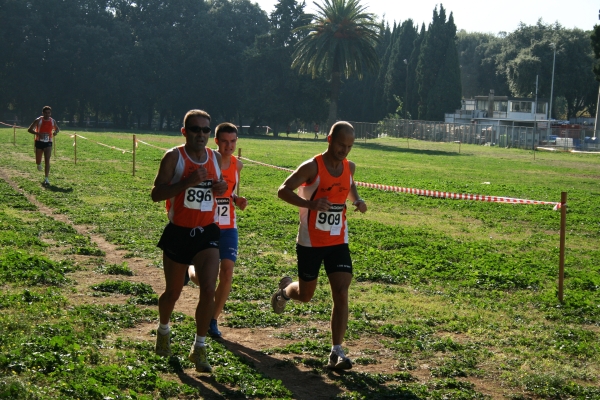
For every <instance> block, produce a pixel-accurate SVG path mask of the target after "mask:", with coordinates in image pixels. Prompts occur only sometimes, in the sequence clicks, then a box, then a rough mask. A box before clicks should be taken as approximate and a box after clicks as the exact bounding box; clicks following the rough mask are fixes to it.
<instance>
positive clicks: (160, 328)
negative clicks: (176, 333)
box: [156, 322, 171, 335]
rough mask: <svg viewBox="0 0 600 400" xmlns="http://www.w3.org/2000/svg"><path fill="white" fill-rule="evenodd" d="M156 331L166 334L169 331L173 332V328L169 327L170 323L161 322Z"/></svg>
mask: <svg viewBox="0 0 600 400" xmlns="http://www.w3.org/2000/svg"><path fill="white" fill-rule="evenodd" d="M156 331H157V332H158V333H160V334H161V335H166V334H167V333H169V332H171V328H169V324H161V323H160V322H159V323H158V328H157V329H156Z"/></svg>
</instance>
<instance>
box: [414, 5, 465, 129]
mask: <svg viewBox="0 0 600 400" xmlns="http://www.w3.org/2000/svg"><path fill="white" fill-rule="evenodd" d="M455 39H456V25H455V24H454V17H453V16H452V13H450V18H449V19H448V21H446V10H445V9H444V7H443V6H442V5H440V12H439V14H438V12H437V7H436V9H434V11H433V21H432V23H431V24H430V25H429V30H428V31H427V33H426V34H425V38H424V40H423V44H422V45H421V52H420V54H419V61H418V64H417V83H418V87H419V101H420V103H419V118H420V119H425V120H443V116H444V114H443V112H442V113H441V114H440V111H439V110H438V109H437V107H434V108H432V109H431V110H430V109H429V106H430V105H431V106H434V105H435V104H438V103H439V107H445V106H448V105H449V104H452V103H453V101H452V100H451V98H452V97H455V96H456V94H453V95H452V96H451V97H449V98H448V100H445V99H444V98H440V96H449V95H448V94H444V93H443V91H442V87H441V86H440V85H442V81H443V80H444V79H454V80H455V81H454V82H443V85H444V87H445V88H446V89H449V88H455V87H456V82H458V85H459V89H458V96H459V99H460V97H461V89H460V66H459V64H458V55H457V54H456V45H452V46H449V44H448V41H449V40H452V41H454V40H455ZM448 51H452V52H453V53H454V54H452V55H450V61H448V60H447V59H446V58H447V52H448ZM452 60H453V61H452ZM447 62H453V63H454V64H452V65H451V66H448V67H446V66H447ZM443 68H450V69H451V70H452V71H454V69H455V68H456V71H458V73H455V72H452V71H442V69H443ZM442 72H443V77H442V78H438V76H439V74H440V73H442ZM436 98H437V99H436ZM446 111H453V109H448V110H446Z"/></svg>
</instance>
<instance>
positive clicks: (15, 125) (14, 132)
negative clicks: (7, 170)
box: [13, 124, 17, 146]
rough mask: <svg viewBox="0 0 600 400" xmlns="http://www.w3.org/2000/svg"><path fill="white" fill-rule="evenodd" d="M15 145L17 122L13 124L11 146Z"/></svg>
mask: <svg viewBox="0 0 600 400" xmlns="http://www.w3.org/2000/svg"><path fill="white" fill-rule="evenodd" d="M16 145H17V124H13V146H16Z"/></svg>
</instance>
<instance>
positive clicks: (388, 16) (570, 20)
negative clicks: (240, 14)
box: [250, 0, 600, 34]
mask: <svg viewBox="0 0 600 400" xmlns="http://www.w3.org/2000/svg"><path fill="white" fill-rule="evenodd" d="M250 1H252V2H253V3H258V5H259V6H260V8H262V9H263V10H265V11H266V12H267V14H271V12H272V11H273V10H274V8H275V4H277V0H250ZM318 2H319V3H322V0H319V1H318ZM360 2H361V4H362V5H364V6H366V11H367V12H370V13H373V14H376V15H378V16H379V17H383V16H384V15H385V20H386V21H388V22H389V23H390V25H392V24H393V22H394V21H396V22H402V21H405V20H407V19H409V18H412V20H413V21H414V22H416V23H418V24H419V26H421V23H423V22H424V23H425V27H426V28H427V26H428V25H429V23H430V22H431V20H432V18H433V9H434V8H435V7H436V5H438V10H439V4H440V1H432V0H361V1H360ZM313 3H314V1H313V0H306V11H307V12H314V11H315V10H316V8H315V7H314V6H313ZM441 4H442V5H443V6H444V8H445V9H446V15H447V17H448V16H450V12H452V13H453V15H454V22H455V24H456V27H457V28H458V30H461V29H464V30H465V31H467V32H482V33H493V34H497V33H498V32H507V33H510V32H513V31H515V30H516V29H517V28H518V27H519V23H520V22H523V23H524V24H526V25H534V24H536V23H537V21H538V19H540V18H542V21H543V22H544V23H546V24H553V23H554V22H558V23H560V24H561V25H562V26H563V27H564V28H569V29H572V28H579V29H583V30H586V31H589V30H592V29H593V28H594V25H597V24H600V20H599V19H598V13H599V10H600V1H599V0H502V1H489V0H479V1H469V0H445V1H443V2H441Z"/></svg>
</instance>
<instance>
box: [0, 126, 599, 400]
mask: <svg viewBox="0 0 600 400" xmlns="http://www.w3.org/2000/svg"><path fill="white" fill-rule="evenodd" d="M68 134H69V133H68V132H66V131H61V134H60V135H59V136H58V137H57V143H56V156H55V157H53V160H52V161H53V163H52V171H51V174H50V182H51V183H52V185H51V186H50V187H49V188H44V187H42V185H41V182H42V179H43V174H41V173H40V172H38V171H37V170H36V168H35V163H34V162H33V143H32V141H33V139H32V135H29V134H27V133H26V131H25V130H17V137H16V144H15V145H13V131H12V129H0V140H1V141H2V142H3V143H5V145H4V151H3V152H2V153H1V154H0V172H1V173H2V175H0V198H1V200H0V285H1V287H2V292H1V294H0V309H1V310H2V312H1V314H0V398H16V399H55V398H80V399H104V398H113V399H126V398H132V399H152V398H199V397H205V398H305V395H304V394H303V393H304V392H302V391H300V390H299V389H298V390H297V389H295V388H294V387H292V385H291V384H290V382H292V380H293V376H294V374H300V373H308V374H309V375H310V376H312V377H314V378H315V379H317V378H318V379H319V380H320V382H321V383H320V386H315V387H316V388H322V389H323V390H322V391H316V392H315V393H314V395H312V396H311V397H312V398H330V397H337V398H345V399H384V398H390V399H391V398H394V399H395V398H407V399H482V398H510V399H538V398H543V399H571V398H574V399H600V381H599V378H598V377H599V376H600V329H599V326H600V186H599V184H598V182H599V180H600V157H599V156H598V155H590V154H568V153H542V152H537V153H536V154H535V158H534V154H533V153H532V152H531V151H524V150H514V149H501V148H497V147H483V146H475V145H462V146H461V148H460V153H459V152H458V146H457V145H456V144H454V143H432V142H420V141H411V142H410V148H408V147H407V143H406V140H400V139H394V138H384V139H374V140H369V141H368V142H366V143H365V142H356V143H355V146H354V148H353V150H352V152H351V154H350V157H349V158H350V159H351V160H353V161H354V162H355V163H356V168H357V171H356V175H355V179H356V180H357V181H361V182H369V183H379V184H387V185H394V186H402V187H408V188H419V189H430V190H438V191H447V192H454V193H472V194H484V195H494V196H504V197H515V198H522V199H532V200H541V201H551V202H558V201H560V195H561V192H563V191H564V192H567V193H568V213H567V236H566V259H565V278H566V280H565V301H564V302H563V303H560V302H559V301H558V299H557V276H558V264H559V228H560V212H557V211H553V209H552V206H548V205H509V204H501V203H486V202H477V201H465V200H449V199H436V198H429V197H422V196H415V195H411V194H401V193H394V192H385V191H380V190H375V189H366V188H359V192H360V194H361V197H362V198H363V199H365V201H366V202H367V204H368V206H369V211H368V212H367V213H366V214H364V215H362V214H360V215H359V214H358V213H354V212H352V211H351V209H350V210H349V212H348V215H349V225H350V248H351V251H352V254H353V262H354V277H355V279H354V282H353V285H352V286H351V293H350V296H351V304H350V321H349V329H348V333H347V341H346V343H345V347H346V346H348V348H349V349H350V352H349V356H350V357H351V358H353V359H354V360H355V362H356V365H355V367H354V369H353V370H351V371H350V372H348V373H344V374H339V375H338V374H332V373H330V372H327V371H326V370H325V369H324V368H323V364H324V362H325V359H326V356H327V354H328V350H329V346H330V336H329V329H328V319H329V313H330V310H331V299H330V297H329V291H328V286H327V283H326V282H327V280H326V277H325V275H324V273H323V272H322V276H321V277H320V283H319V289H318V290H317V293H316V295H315V298H314V299H313V300H312V301H311V302H310V303H308V304H292V303H290V304H288V308H287V310H286V312H285V313H284V314H283V315H281V316H280V315H275V314H273V313H272V312H271V310H270V304H269V297H270V295H271V293H272V291H273V289H274V286H275V285H276V282H277V281H278V278H279V277H280V276H281V275H283V274H290V275H292V276H294V275H295V273H296V267H295V236H296V231H297V221H298V215H297V210H296V209H295V208H294V207H292V206H290V205H287V204H285V203H284V202H282V201H281V200H278V199H277V195H276V191H277V188H278V186H279V185H280V184H281V183H282V182H283V180H284V179H285V178H286V176H287V175H288V173H287V172H285V171H281V170H278V169H274V168H269V167H265V166H260V165H257V164H253V163H251V162H249V161H246V162H245V166H244V170H243V172H242V177H241V193H240V194H241V195H243V196H245V197H247V199H248V203H249V205H248V208H247V209H246V210H245V211H244V212H239V213H238V225H239V229H240V252H239V259H238V264H237V266H236V271H235V274H234V282H233V291H232V293H231V296H230V300H229V302H228V303H227V305H226V308H225V313H224V315H223V317H222V320H221V321H220V324H222V325H224V326H226V327H229V328H231V329H232V330H231V331H230V332H237V331H239V332H247V331H248V332H255V334H256V335H257V337H262V338H263V340H265V339H264V338H265V337H267V338H268V337H270V338H272V340H273V343H274V344H276V345H273V346H271V347H268V348H262V349H261V350H260V353H261V354H264V355H268V356H269V357H272V358H275V359H277V360H279V361H280V363H279V364H277V368H278V370H279V371H281V374H273V373H271V372H270V371H271V370H267V369H265V368H263V367H262V366H261V365H260V363H257V362H256V361H253V360H251V359H249V358H248V357H247V356H244V354H242V353H241V352H239V351H236V350H235V349H236V348H235V346H234V344H229V345H228V344H227V343H219V342H216V341H211V342H210V346H211V350H210V354H209V359H210V361H211V363H212V364H213V366H214V367H215V372H214V374H213V375H212V377H211V378H207V379H204V380H193V381H191V380H189V379H184V378H183V377H182V376H183V375H182V374H187V375H196V373H195V372H193V370H191V364H190V363H189V362H188V361H187V359H186V357H185V356H186V355H187V350H188V346H189V344H190V343H191V340H192V338H193V333H194V326H193V319H192V318H191V316H190V315H184V314H182V313H175V314H174V320H173V326H174V331H175V336H174V343H173V346H174V350H175V352H176V353H177V354H178V357H172V358H171V359H170V360H168V361H165V360H164V359H161V358H159V357H158V356H155V355H154V354H153V352H152V349H153V334H154V332H153V331H152V329H154V327H155V326H156V323H157V320H158V318H157V309H156V306H155V305H154V304H155V303H156V299H157V294H156V293H155V290H153V288H152V286H151V285H148V284H146V283H143V279H142V277H140V280H142V281H140V282H137V283H132V282H131V280H129V275H130V274H131V271H130V269H129V268H127V261H128V258H131V259H133V258H140V259H144V260H146V265H147V269H148V270H156V269H158V268H160V267H161V264H162V262H161V254H160V252H159V251H158V249H157V248H156V242H157V241H158V238H159V236H160V234H161V232H162V228H163V226H164V225H165V223H166V220H167V219H166V215H165V213H164V204H162V203H156V204H155V203H153V202H152V201H151V199H150V188H151V185H152V181H153V179H154V175H155V173H156V171H157V169H158V164H159V162H160V159H161V158H162V154H163V151H162V150H160V149H158V148H155V147H152V146H148V145H144V144H139V146H138V147H137V150H136V171H135V176H133V174H132V170H133V165H132V154H130V153H123V152H122V151H121V150H118V149H124V150H129V151H131V150H132V136H131V134H124V133H112V132H108V133H93V132H85V133H82V134H83V136H85V137H86V138H87V140H85V139H83V138H78V139H77V163H75V154H74V151H75V148H74V146H73V138H70V137H69V135H68ZM292 136H293V137H292ZM310 136H312V134H311V135H306V137H302V136H301V135H291V137H290V138H285V137H282V138H279V139H275V138H272V137H265V136H261V137H256V138H250V137H241V138H240V140H239V142H238V147H240V148H241V149H242V156H244V157H247V158H249V159H251V160H256V161H260V162H264V163H268V164H272V165H276V166H280V167H284V168H290V169H294V168H296V167H297V166H298V165H299V164H300V163H301V162H302V161H304V160H306V159H308V158H310V157H311V156H312V155H314V154H317V153H319V152H322V151H323V150H324V149H325V147H326V142H325V141H323V140H319V141H314V140H312V139H309V138H310ZM137 137H138V139H141V140H143V141H144V142H146V143H148V144H151V145H153V146H156V147H159V148H169V147H172V146H174V145H177V144H180V143H182V142H183V140H182V139H183V138H182V137H181V136H180V135H158V134H151V133H147V134H138V135H137ZM99 143H102V144H105V145H107V146H108V147H106V146H102V145H100V144H99ZM111 146H114V147H115V148H114V149H112V148H110V147H111ZM2 176H4V178H2ZM9 183H13V184H16V185H18V188H19V190H15V189H14V188H13V187H12V186H10V185H9ZM25 195H28V196H33V197H35V199H37V201H38V202H39V203H41V204H43V205H44V206H45V207H49V208H51V209H52V210H54V213H55V214H56V215H58V216H66V217H68V221H67V222H60V221H56V219H55V218H54V219H53V218H52V216H50V215H47V214H46V213H43V212H40V210H39V208H38V207H37V206H36V205H35V204H33V203H32V202H31V201H30V200H28V198H27V197H26V196H25ZM74 225H86V226H91V227H92V233H94V234H96V235H100V236H102V237H103V238H105V239H106V240H107V241H108V242H109V243H111V244H113V245H115V246H116V248H118V249H121V250H125V251H126V253H127V254H126V258H125V259H123V260H122V262H121V263H117V264H114V265H107V263H106V254H104V253H103V252H102V250H100V249H99V248H98V246H97V243H95V242H94V241H93V240H92V239H91V238H90V237H89V236H86V235H82V234H80V233H79V232H77V231H76V230H75V229H74V228H73V226H74ZM86 274H87V275H86ZM92 274H94V276H102V277H104V276H106V278H102V280H103V281H102V282H101V283H100V284H98V285H95V286H94V287H91V288H89V289H87V290H86V291H84V292H82V291H81V289H80V288H81V283H82V282H81V279H82V278H79V281H78V278H77V277H84V276H91V275H92ZM138 277H139V275H138ZM87 293H92V294H93V295H94V296H96V297H97V298H101V299H103V300H102V301H101V302H99V303H96V304H86V303H85V302H83V301H81V300H77V301H76V300H74V299H75V298H77V299H80V297H81V296H82V295H84V294H87ZM159 294H160V293H159ZM117 295H120V296H123V295H126V296H127V298H128V299H129V300H128V302H127V303H125V304H121V303H119V302H116V301H115V302H114V304H111V296H117ZM78 296H79V297H78ZM148 326H151V327H152V328H147V327H148ZM140 327H144V330H143V331H142V332H141V336H142V339H140V338H137V337H135V338H132V337H131V336H130V335H129V333H130V332H131V330H132V329H136V328H138V329H141V328H140ZM261 332H262V333H261ZM265 332H268V334H267V333H265ZM261 335H262V336H261ZM269 335H270V336H269ZM144 337H145V340H144V339H143V338H144ZM266 340H267V341H268V339H266ZM286 373H288V374H289V376H290V378H289V379H287V378H285V377H286V376H288V375H286ZM187 375H186V376H187ZM282 377H283V378H282ZM208 386H211V387H212V388H213V389H207V387H208ZM215 387H216V389H214V388H215ZM329 387H333V388H335V390H331V391H328V390H326V389H327V388H329ZM331 393H334V394H333V395H332V394H331ZM320 395H322V396H323V397H321V396H320ZM306 398H307V397H306Z"/></svg>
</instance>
